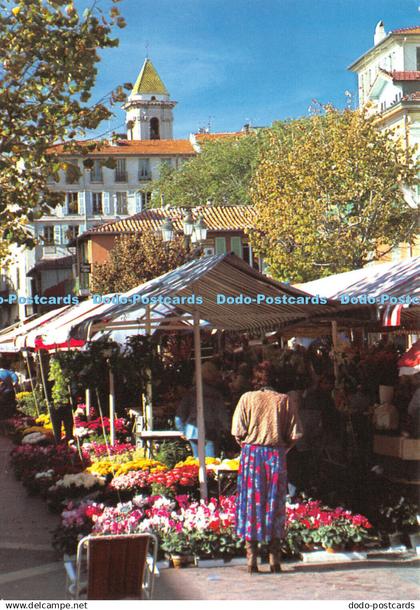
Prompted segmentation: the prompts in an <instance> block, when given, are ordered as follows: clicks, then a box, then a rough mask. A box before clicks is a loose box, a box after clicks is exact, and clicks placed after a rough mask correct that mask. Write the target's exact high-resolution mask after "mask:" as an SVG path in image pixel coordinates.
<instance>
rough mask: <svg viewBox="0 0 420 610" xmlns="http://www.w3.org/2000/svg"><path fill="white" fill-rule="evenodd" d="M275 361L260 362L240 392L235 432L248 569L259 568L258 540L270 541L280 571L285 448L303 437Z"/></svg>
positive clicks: (240, 531) (239, 516)
mask: <svg viewBox="0 0 420 610" xmlns="http://www.w3.org/2000/svg"><path fill="white" fill-rule="evenodd" d="M273 379H274V375H273V369H272V367H271V365H270V363H268V362H267V363H264V362H263V363H261V364H260V365H258V366H257V367H256V371H255V375H254V384H253V385H254V388H255V389H256V391H253V392H246V394H243V396H242V397H241V398H240V400H239V402H238V405H237V407H236V410H235V413H234V415H233V421H232V434H233V436H235V438H236V440H237V442H238V443H239V444H240V445H241V447H242V451H241V460H240V467H239V475H238V499H237V506H236V533H237V535H238V536H239V537H241V538H243V539H245V543H246V550H247V564H248V572H249V573H254V572H258V567H257V553H258V543H260V542H266V543H268V545H269V561H270V571H271V572H275V573H277V572H280V571H281V568H280V541H281V539H282V537H283V533H284V526H285V521H286V504H285V503H286V492H287V467H286V453H287V451H288V450H289V449H291V448H292V447H293V445H294V444H295V443H296V442H297V441H298V440H299V438H301V436H302V429H301V424H300V421H299V416H298V413H297V408H296V406H295V404H294V402H293V401H292V400H291V399H290V398H289V397H288V396H287V394H280V393H279V392H276V390H274V389H273V388H272V387H271V384H272V383H273Z"/></svg>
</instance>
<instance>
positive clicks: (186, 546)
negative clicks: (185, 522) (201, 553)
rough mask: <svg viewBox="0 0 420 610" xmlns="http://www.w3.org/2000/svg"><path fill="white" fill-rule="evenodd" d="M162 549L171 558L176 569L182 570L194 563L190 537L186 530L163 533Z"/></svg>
mask: <svg viewBox="0 0 420 610" xmlns="http://www.w3.org/2000/svg"><path fill="white" fill-rule="evenodd" d="M161 548H162V549H163V550H164V551H165V553H166V554H167V555H168V556H169V559H170V560H171V562H172V565H173V567H174V568H177V569H178V568H182V567H185V566H187V565H190V564H192V563H193V562H194V557H193V555H192V549H191V544H190V540H189V536H188V534H187V533H186V532H185V531H184V530H180V531H176V530H171V531H169V532H165V533H162V543H161Z"/></svg>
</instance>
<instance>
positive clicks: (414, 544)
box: [409, 532, 420, 555]
mask: <svg viewBox="0 0 420 610" xmlns="http://www.w3.org/2000/svg"><path fill="white" fill-rule="evenodd" d="M409 538H410V544H411V548H412V549H413V551H414V552H415V553H416V554H417V555H420V532H416V533H415V534H409Z"/></svg>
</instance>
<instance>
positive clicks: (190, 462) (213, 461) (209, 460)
mask: <svg viewBox="0 0 420 610" xmlns="http://www.w3.org/2000/svg"><path fill="white" fill-rule="evenodd" d="M218 464H220V459H219V458H214V457H206V465H207V466H211V465H218ZM182 466H198V458H195V457H193V456H192V455H190V456H189V457H187V459H186V460H184V461H182V462H178V464H175V468H182Z"/></svg>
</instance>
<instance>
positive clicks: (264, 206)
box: [251, 106, 418, 281]
mask: <svg viewBox="0 0 420 610" xmlns="http://www.w3.org/2000/svg"><path fill="white" fill-rule="evenodd" d="M417 171H418V164H417V162H416V161H414V150H407V149H405V147H404V145H403V143H402V142H400V141H398V140H396V139H395V137H393V135H392V134H391V133H390V132H387V131H384V132H382V131H380V130H379V129H378V128H377V127H376V126H375V117H373V116H370V117H369V116H367V115H366V113H365V112H363V111H352V110H350V109H346V110H344V111H342V112H341V111H339V110H337V109H335V108H333V107H331V106H326V107H321V108H320V109H319V112H317V113H315V114H313V115H312V116H311V117H310V118H307V119H300V120H296V121H291V122H286V123H279V124H277V125H276V126H274V128H273V129H272V130H270V131H269V132H268V133H267V134H266V138H265V142H264V146H263V147H262V153H261V157H260V160H259V165H258V169H257V172H256V175H255V179H254V181H253V184H252V200H253V202H254V205H255V206H256V210H257V221H256V224H255V229H254V230H253V231H252V233H251V242H252V245H253V247H254V249H255V250H256V251H257V252H258V253H260V254H261V255H262V256H263V257H264V258H265V260H266V262H267V264H268V265H269V268H270V270H271V272H272V273H273V274H274V275H276V276H277V277H279V278H280V279H283V280H293V281H308V280H311V279H315V278H317V277H321V276H326V275H330V274H332V273H340V272H343V271H348V270H351V269H356V268H359V267H362V266H363V265H365V264H366V263H368V262H369V261H372V260H378V259H380V258H381V257H382V256H383V255H384V254H386V253H388V252H389V251H390V250H391V249H392V248H393V247H394V246H396V245H398V244H399V243H401V242H403V241H405V242H412V241H413V240H414V236H415V233H416V217H417V215H416V212H415V210H412V209H411V208H410V207H408V206H407V204H406V202H405V200H404V196H403V193H402V188H401V187H402V186H403V185H405V186H413V185H414V184H416V183H417Z"/></svg>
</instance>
